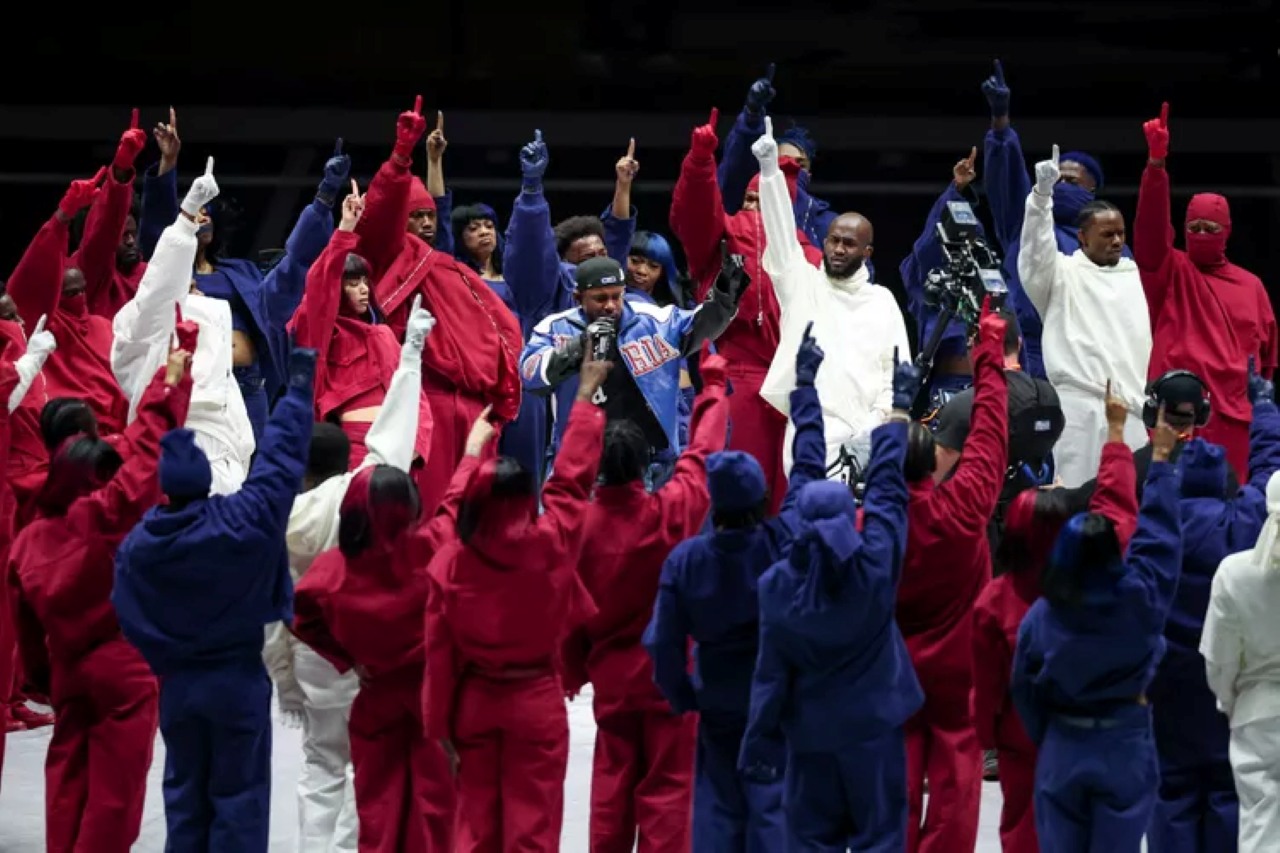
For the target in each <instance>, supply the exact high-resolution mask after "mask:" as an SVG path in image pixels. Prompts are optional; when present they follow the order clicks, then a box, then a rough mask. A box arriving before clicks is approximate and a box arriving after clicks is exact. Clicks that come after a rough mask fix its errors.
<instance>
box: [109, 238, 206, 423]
mask: <svg viewBox="0 0 1280 853" xmlns="http://www.w3.org/2000/svg"><path fill="white" fill-rule="evenodd" d="M197 227H198V226H197V225H196V223H194V222H192V221H191V220H190V219H187V218H186V217H185V216H181V215H179V216H178V219H177V220H176V221H175V222H174V223H173V224H172V225H170V226H169V227H168V228H166V229H165V230H164V233H163V234H161V235H160V240H159V241H158V242H157V243H156V249H155V253H154V254H152V256H151V260H150V261H149V262H148V264H147V270H146V272H144V273H143V274H142V281H141V282H139V283H138V292H137V293H136V294H134V297H133V299H131V300H129V302H127V303H125V305H124V306H123V307H121V308H120V310H119V311H118V312H116V316H115V319H114V320H112V322H111V331H112V334H113V340H112V343H111V370H112V372H113V373H114V374H115V377H116V382H118V383H119V384H120V388H121V389H122V390H123V391H124V393H125V396H126V397H128V398H129V420H130V422H132V421H133V419H134V417H135V416H136V415H137V409H138V401H139V400H140V399H141V397H142V391H143V389H145V388H146V386H147V383H148V382H149V381H150V380H151V377H152V375H153V374H154V373H155V372H156V370H157V369H158V368H159V367H160V364H161V363H162V362H163V359H164V357H165V356H166V354H167V352H168V341H169V337H170V336H171V335H172V334H173V328H174V324H175V318H174V313H173V306H174V305H175V304H182V303H183V302H185V297H186V294H187V292H188V290H189V289H190V286H191V269H192V266H193V265H194V264H195V259H196V229H197ZM157 353H158V354H159V355H158V356H157ZM157 357H158V358H159V359H160V360H159V361H158V360H157Z"/></svg>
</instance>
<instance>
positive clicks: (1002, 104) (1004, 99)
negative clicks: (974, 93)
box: [982, 59, 1009, 118]
mask: <svg viewBox="0 0 1280 853" xmlns="http://www.w3.org/2000/svg"><path fill="white" fill-rule="evenodd" d="M995 71H996V73H994V74H992V75H991V76H990V77H988V78H987V79H986V80H984V81H983V83H982V94H984V95H986V96H987V103H988V104H990V105H991V117H992V118H1004V117H1005V116H1007V115H1008V114H1009V86H1008V85H1007V84H1006V83H1005V82H1004V66H1003V65H1001V64H1000V60H998V59H997V60H996V63H995Z"/></svg>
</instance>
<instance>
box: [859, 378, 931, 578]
mask: <svg viewBox="0 0 1280 853" xmlns="http://www.w3.org/2000/svg"><path fill="white" fill-rule="evenodd" d="M921 381H922V376H921V373H920V370H919V369H918V368H916V367H915V366H913V365H912V364H911V362H909V361H903V362H899V363H897V364H895V366H894V369H893V414H892V415H890V416H889V423H886V424H884V425H882V426H879V427H876V429H875V431H874V432H872V433H871V463H870V464H869V465H868V466H867V490H866V494H865V496H864V497H863V500H862V513H863V516H862V518H863V521H862V541H863V545H862V548H861V549H860V550H859V551H858V556H857V560H858V563H859V565H860V566H868V568H870V567H875V568H876V569H881V570H883V569H884V568H885V567H887V568H888V569H889V572H890V575H891V577H892V578H893V583H894V587H895V588H896V587H897V584H898V581H899V580H900V579H901V578H902V558H903V557H904V556H905V554H906V551H907V481H906V478H905V477H904V475H903V473H902V463H903V459H905V458H906V453H907V429H908V427H907V425H908V424H909V423H910V422H911V415H910V412H911V404H912V403H914V402H915V399H916V395H917V394H918V393H919V392H920V383H921ZM868 564H870V565H868Z"/></svg>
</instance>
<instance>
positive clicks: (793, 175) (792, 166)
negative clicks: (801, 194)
mask: <svg viewBox="0 0 1280 853" xmlns="http://www.w3.org/2000/svg"><path fill="white" fill-rule="evenodd" d="M778 168H779V169H781V170H782V174H784V175H786V176H787V192H788V193H790V194H791V203H792V204H795V203H796V191H797V188H798V183H799V180H800V164H799V163H797V162H796V161H795V160H792V159H791V158H790V157H782V158H780V159H779V160H778ZM747 189H748V190H749V191H751V192H755V193H758V192H760V173H759V172H756V173H755V175H753V176H752V178H751V180H750V181H748V182H747Z"/></svg>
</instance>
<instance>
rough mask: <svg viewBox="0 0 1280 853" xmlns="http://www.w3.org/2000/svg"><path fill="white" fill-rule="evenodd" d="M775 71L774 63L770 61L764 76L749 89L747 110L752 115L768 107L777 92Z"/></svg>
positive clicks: (760, 112)
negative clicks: (774, 84) (774, 83)
mask: <svg viewBox="0 0 1280 853" xmlns="http://www.w3.org/2000/svg"><path fill="white" fill-rule="evenodd" d="M773 71H774V64H773V63H772V62H770V63H769V68H768V70H766V71H765V73H764V76H763V77H761V78H760V79H759V80H757V81H756V82H754V83H752V84H751V88H750V89H748V90H747V112H749V113H751V114H752V115H757V116H758V115H760V114H762V113H763V112H764V111H765V110H766V109H768V107H769V102H770V101H772V100H773V96H774V95H775V94H776V92H774V89H773Z"/></svg>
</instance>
